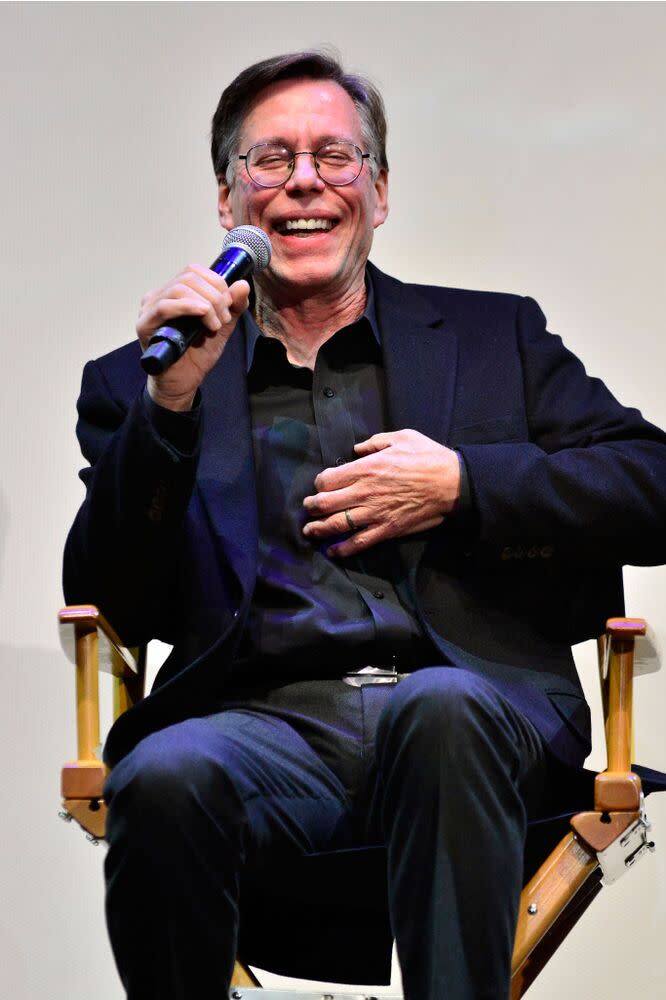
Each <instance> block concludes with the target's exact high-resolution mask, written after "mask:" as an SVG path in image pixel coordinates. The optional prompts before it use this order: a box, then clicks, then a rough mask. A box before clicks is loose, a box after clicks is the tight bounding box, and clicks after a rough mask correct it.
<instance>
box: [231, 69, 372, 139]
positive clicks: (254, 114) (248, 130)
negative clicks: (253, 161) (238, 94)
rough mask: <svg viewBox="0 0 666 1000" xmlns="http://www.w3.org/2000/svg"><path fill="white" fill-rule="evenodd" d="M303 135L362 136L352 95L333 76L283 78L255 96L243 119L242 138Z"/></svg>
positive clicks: (297, 136)
mask: <svg viewBox="0 0 666 1000" xmlns="http://www.w3.org/2000/svg"><path fill="white" fill-rule="evenodd" d="M292 136H293V137H294V139H296V138H299V137H302V138H303V139H306V138H307V137H312V138H329V137H334V136H335V137H340V138H346V137H347V138H350V139H353V140H354V141H355V142H357V143H358V142H359V141H360V140H361V123H360V120H359V116H358V111H357V110H356V107H355V105H354V102H353V101H352V99H351V97H350V96H349V94H348V93H347V91H346V90H344V89H343V88H342V87H340V86H339V85H338V84H337V83H334V82H333V81H332V80H310V79H296V80H280V81H279V82H278V83H273V84H271V85H270V86H269V87H266V88H265V90H262V91H261V93H260V94H258V95H257V97H256V98H255V99H254V101H253V102H252V104H251V105H250V109H249V111H248V113H247V115H246V116H245V119H244V120H243V125H242V128H241V142H242V144H244V143H249V144H252V143H256V142H264V141H266V140H267V139H284V140H287V139H289V138H290V137H292Z"/></svg>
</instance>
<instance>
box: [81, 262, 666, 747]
mask: <svg viewBox="0 0 666 1000" xmlns="http://www.w3.org/2000/svg"><path fill="white" fill-rule="evenodd" d="M369 267H370V270H371V275H372V281H373V284H374V289H375V298H376V308H377V317H378V322H379V326H380V330H381V338H382V349H383V355H384V364H385V372H386V384H387V398H388V404H389V418H390V429H400V428H414V429H416V430H418V431H421V432H422V433H423V434H426V435H428V436H429V437H431V438H433V439H434V440H436V441H440V442H442V443H445V444H448V445H450V446H451V447H454V448H456V449H457V450H458V451H459V452H460V454H461V455H462V456H463V459H464V461H465V464H466V467H467V471H468V475H469V483H470V488H471V508H472V513H471V515H470V516H469V517H467V518H459V517H452V518H450V519H449V520H448V521H445V523H444V524H443V525H442V526H441V527H439V528H437V529H434V530H432V531H429V532H426V533H424V534H422V535H420V536H414V537H410V538H405V539H402V540H400V542H399V545H400V548H401V550H402V554H403V558H404V559H405V560H406V564H407V565H408V567H409V568H410V574H411V581H412V586H413V591H414V593H415V595H416V604H417V608H418V614H419V616H420V619H421V622H422V624H423V627H424V628H425V630H426V631H427V632H428V633H429V635H430V636H431V637H432V639H433V641H434V642H435V643H436V645H437V646H438V648H439V649H440V650H441V652H442V654H443V657H445V658H446V659H445V662H446V660H448V661H450V662H452V663H453V664H455V665H457V666H460V667H464V668H466V669H469V670H472V671H477V672H479V673H481V674H483V675H484V676H485V677H487V678H488V679H489V680H490V681H491V682H492V683H494V684H495V685H496V686H497V687H498V688H499V689H500V690H502V691H503V692H504V693H505V695H507V696H508V697H509V698H510V699H511V701H512V702H513V703H514V704H515V705H517V706H518V707H519V708H520V709H521V710H522V711H523V712H524V713H525V714H526V715H527V716H528V718H530V719H531V720H532V721H533V722H534V723H535V725H536V726H537V727H538V729H539V730H540V732H541V733H542V735H543V736H544V738H545V739H546V740H547V742H548V743H549V745H550V746H551V748H552V749H553V750H554V751H555V753H556V754H557V755H558V756H559V757H560V758H562V759H563V760H565V761H567V762H569V763H573V764H579V763H581V762H582V760H583V759H584V757H585V756H586V754H587V752H588V750H589V717H588V710H587V706H586V705H585V702H584V699H583V695H582V691H581V688H580V684H579V681H578V678H577V676H576V671H575V667H574V663H573V659H572V656H571V651H570V645H571V643H573V642H577V641H580V640H582V639H585V638H589V637H593V636H595V635H597V634H599V633H600V632H601V631H603V627H604V622H605V619H606V618H607V617H608V616H610V615H616V614H621V613H622V611H623V602H622V586H621V565H622V564H623V563H634V564H654V563H659V562H662V561H666V531H665V527H664V526H665V525H666V436H665V435H664V434H663V433H662V432H661V431H660V430H658V429H657V428H656V427H654V426H652V425H651V424H649V423H647V422H646V421H645V420H643V418H642V417H641V415H640V413H639V412H638V411H637V410H633V409H626V408H624V407H622V406H621V405H620V404H619V403H618V402H617V401H616V400H615V399H614V397H613V396H612V395H611V394H610V393H609V391H608V390H607V389H606V388H605V386H604V385H603V384H602V383H601V382H600V381H598V380H597V379H594V378H590V377H589V376H587V375H586V373H585V370H584V368H583V366H582V364H581V363H580V362H579V361H578V360H577V359H576V358H575V357H574V356H573V355H572V354H571V353H570V352H569V351H567V350H566V348H565V347H564V346H563V345H562V342H561V341H560V339H559V338H558V337H556V336H553V335H551V334H549V333H547V332H546V331H545V320H544V317H543V314H542V313H541V311H540V310H539V307H538V306H537V305H536V303H535V302H533V301H532V300H531V299H524V298H520V297H518V296H513V295H502V294H496V293H489V292H470V291H461V290H456V289H446V288H436V287H426V286H416V285H405V284H402V283H400V282H398V281H395V280H394V279H393V278H390V277H388V276H386V275H384V274H382V273H381V272H379V271H378V270H377V269H376V268H373V267H372V265H369ZM138 359H139V345H138V343H134V344H130V345H128V346H126V347H123V348H120V349H119V350H117V351H114V352H112V353H111V354H109V355H107V356H105V357H103V358H101V359H99V360H97V361H93V362H90V363H89V364H88V365H87V366H86V369H85V372H84V377H83V386H82V391H81V397H80V400H79V415H80V419H79V423H78V434H79V439H80V442H81V447H82V450H83V453H84V455H85V457H86V458H87V459H88V461H89V462H90V463H91V466H92V468H89V469H85V470H84V471H83V472H82V473H81V475H82V478H83V480H84V482H85V483H86V485H87V498H86V500H85V502H84V504H83V506H82V508H81V510H80V511H79V514H78V516H77V518H76V521H75V523H74V526H73V528H72V530H71V532H70V535H69V538H68V542H67V547H66V554H65V593H66V598H67V600H68V601H69V602H95V603H97V604H99V605H100V606H101V607H102V608H103V609H104V610H105V613H106V614H107V616H108V617H109V619H110V620H111V621H112V622H113V623H114V626H115V627H116V628H117V629H118V631H119V632H120V633H121V634H122V635H123V636H124V637H125V639H126V641H127V642H128V643H139V642H145V641H147V640H149V639H151V638H153V637H157V638H160V639H163V640H164V641H166V642H169V643H172V644H173V646H174V649H173V652H172V653H171V655H170V656H169V658H168V659H167V661H166V663H165V664H164V666H163V667H162V669H161V671H160V673H159V676H158V679H157V682H156V685H155V688H154V689H153V693H152V694H151V695H150V696H149V697H148V698H147V699H146V700H145V701H144V702H142V703H141V704H140V705H138V706H136V707H135V708H133V709H132V710H131V711H130V712H128V713H126V714H125V716H123V717H122V718H121V719H120V720H119V721H118V722H117V723H116V724H115V726H114V727H113V729H112V731H111V734H110V737H109V739H108V741H107V745H106V750H105V754H106V759H107V761H108V762H109V763H111V764H113V763H114V762H115V761H117V760H118V759H119V758H120V757H121V756H123V755H124V754H126V753H127V752H128V751H129V749H131V747H132V746H134V745H135V744H136V742H137V741H138V740H140V739H141V738H142V737H144V736H145V735H146V734H148V733H149V732H151V731H153V730H156V729H159V728H161V727H164V726H166V725H169V724H171V723H173V722H175V721H178V720H180V719H182V718H185V717H187V716H190V715H193V714H198V713H204V712H206V711H207V706H210V704H211V699H212V698H214V697H215V696H216V695H217V694H218V693H220V692H221V691H223V689H224V680H225V670H226V666H227V665H228V664H229V662H230V661H231V659H232V657H233V655H234V650H235V648H236V645H237V642H238V639H239V636H240V634H241V631H242V629H243V624H244V621H245V618H246V614H247V609H248V605H249V602H250V599H251V595H252V590H253V586H254V581H255V575H256V559H257V512H256V500H255V491H254V481H253V476H254V471H253V456H252V446H251V435H250V416H249V407H248V399H247V389H246V379H245V356H244V345H243V343H242V338H241V336H240V334H239V332H238V331H237V332H236V333H235V334H234V335H233V336H232V337H231V339H230V341H229V344H228V346H227V348H226V349H225V352H224V354H223V356H222V358H221V359H220V362H219V363H218V365H217V366H216V368H215V369H214V370H213V371H212V372H211V373H210V375H209V376H208V378H207V379H206V381H205V382H204V384H203V386H202V390H201V396H202V402H201V405H202V408H203V410H202V413H203V421H202V432H201V435H200V440H199V442H198V443H197V445H196V447H195V448H194V449H193V450H192V451H191V452H189V453H183V452H181V451H179V450H178V449H177V448H176V447H174V445H173V443H170V442H169V441H168V440H166V439H165V438H161V437H160V435H159V433H158V431H157V430H156V429H155V427H154V426H153V424H152V423H151V421H150V420H149V418H148V415H147V410H146V407H145V403H144V400H143V398H142V390H143V386H144V376H143V373H142V371H141V368H140V367H139V364H138Z"/></svg>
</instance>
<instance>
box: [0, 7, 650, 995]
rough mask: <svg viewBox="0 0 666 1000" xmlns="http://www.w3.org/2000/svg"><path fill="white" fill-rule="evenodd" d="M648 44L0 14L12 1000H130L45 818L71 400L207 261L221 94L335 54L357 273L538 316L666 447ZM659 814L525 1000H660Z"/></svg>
mask: <svg viewBox="0 0 666 1000" xmlns="http://www.w3.org/2000/svg"><path fill="white" fill-rule="evenodd" d="M665 29H666V9H665V7H664V5H663V4H648V5H643V4H637V5H634V4H631V3H629V4H626V3H611V4H606V3H593V4H582V3H581V4H569V3H565V4H532V3H516V4H512V3H510V4H501V3H491V4H483V3H479V4H474V3H463V4H446V3H444V4H430V3H427V4H419V3H406V4H405V3H394V4H388V3H359V4H356V3H296V4H291V3H284V4H281V3H271V4H263V3H255V4H248V3H242V4H225V3H220V4H215V3H210V4H180V3H173V4H164V5H162V4H140V3H135V4H112V3H109V4H83V5H77V4H47V5H42V4H20V5H13V4H3V5H2V6H1V7H0V84H1V87H0V93H2V109H3V110H2V128H1V129H0V143H1V144H2V156H1V157H0V170H1V171H2V182H1V184H0V191H1V192H2V197H3V203H4V204H3V212H2V220H3V222H2V236H1V238H0V256H1V261H0V275H1V282H0V286H1V288H2V303H1V305H2V308H1V310H0V316H1V317H2V320H1V322H2V343H3V346H4V355H3V358H4V360H3V369H4V372H5V376H4V378H3V387H2V393H1V394H0V397H1V405H2V408H3V409H2V424H1V425H2V428H3V435H2V438H3V440H2V457H1V461H0V468H2V472H3V476H2V484H1V485H0V553H1V555H0V588H1V591H2V593H1V606H2V615H3V628H2V636H1V638H0V664H1V665H0V669H1V670H2V674H3V689H4V691H5V695H4V697H3V699H2V704H1V707H0V711H1V713H2V723H1V725H0V734H1V735H0V740H1V741H2V751H3V757H4V766H3V768H2V773H3V777H2V788H3V795H2V801H3V805H4V815H3V817H2V821H1V822H0V838H1V844H0V865H1V866H2V873H1V883H2V884H1V885H0V893H1V896H2V898H3V900H4V903H3V906H2V908H1V909H0V982H2V981H3V980H4V983H2V985H3V986H4V989H2V993H3V995H5V996H11V997H12V998H13V1000H37V998H49V1000H65V998H67V1000H70V998H72V997H74V998H78V997H87V996H90V995H91V994H92V992H93V991H94V992H95V995H96V996H97V997H98V1000H118V998H120V996H121V990H120V987H119V985H118V982H117V980H116V976H115V971H114V969H113V966H112V961H111V958H110V955H109V951H108V946H107V943H106V936H105V930H104V925H103V918H102V885H101V864H102V857H103V849H102V848H98V849H97V850H94V849H92V848H91V847H90V846H89V845H88V844H86V842H85V841H84V840H83V838H82V836H79V835H77V833H76V831H75V830H74V829H73V828H71V827H67V826H65V824H62V823H60V822H59V821H58V820H57V818H56V812H57V809H58V771H59V767H60V764H61V762H62V761H64V760H65V759H67V758H68V757H70V756H72V755H73V753H74V740H73V731H72V723H73V715H74V712H73V693H72V676H71V671H70V669H69V668H68V666H67V665H66V664H65V663H64V662H63V661H62V660H61V657H60V655H59V652H58V645H57V636H56V629H55V612H56V609H57V607H58V606H59V603H60V601H61V596H60V586H59V572H60V554H61V548H62V543H63V539H64V535H65V532H66V530H67V526H68V524H69V522H70V521H71V519H72V517H73V515H74V512H75V509H76V507H77V506H78V504H79V502H80V500H81V495H82V488H81V487H80V485H79V484H78V483H77V480H76V470H77V468H78V466H79V464H80V459H79V455H78V451H77V446H76V444H75V441H74V434H73V429H74V416H75V415H74V401H75V399H76V395H77V390H78V383H79V376H80V370H81V367H82V365H83V363H84V361H85V360H86V359H87V358H89V357H91V356H95V355H99V354H101V353H103V352H105V351H108V350H110V349H111V348H113V347H115V346H116V345H118V344H121V343H123V342H125V341H126V340H128V339H130V338H131V337H132V336H133V323H134V318H135V315H136V312H137V308H138V302H139V299H140V297H141V295H142V294H143V293H144V292H145V291H146V290H147V289H148V288H150V287H152V286H153V285H154V284H156V283H157V282H159V281H161V280H162V279H164V277H165V276H168V275H169V274H171V273H172V272H173V271H174V270H175V269H176V268H177V267H179V266H180V265H181V264H183V263H185V262H186V261H188V260H190V259H192V258H193V259H198V260H201V261H203V262H206V261H208V260H210V259H212V257H213V256H214V255H215V253H216V250H217V248H218V245H219V242H220V235H219V232H218V228H217V222H216V216H215V186H214V180H213V176H212V172H211V170H210V167H209V163H208V158H207V155H208V154H207V133H208V128H209V119H210V115H211V114H212V111H213V109H214V107H215V104H216V102H217V98H218V96H219V92H220V91H221V89H222V87H223V86H224V85H225V84H226V83H227V82H228V81H229V80H230V79H231V78H232V76H233V75H235V73H236V72H237V71H238V70H240V69H241V68H242V67H243V66H245V65H247V64H248V63H249V62H252V61H254V60H257V59H259V58H263V57H265V56H268V55H273V54H275V53H277V52H280V51H285V50H288V49H293V48H297V47H304V46H309V45H313V44H318V43H321V42H331V43H333V44H335V45H336V46H337V47H338V48H339V50H340V52H341V54H342V57H343V60H344V61H345V62H346V64H347V65H349V66H350V67H351V68H355V69H358V70H361V71H365V72H366V73H367V74H369V75H371V76H372V77H373V78H374V79H375V80H376V81H377V82H378V83H379V84H380V86H381V87H382V88H383V91H384V94H385V97H386V102H387V106H388V112H389V117H390V123H391V130H390V146H389V156H390V160H391V168H392V169H391V184H392V212H391V218H390V220H389V223H388V224H387V226H385V227H384V229H383V231H380V233H379V235H378V239H377V244H376V250H375V253H374V260H375V261H376V263H378V264H379V265H380V266H381V267H383V268H385V269H386V270H388V271H391V272H393V273H395V274H397V275H399V276H401V277H403V278H406V279H417V280H424V281H430V280H432V281H434V282H440V283H446V284H453V285H458V284H459V285H463V286H468V287H478V288H492V289H502V290H511V291H517V292H525V293H529V294H531V295H534V296H535V297H536V298H538V299H539V300H540V302H541V303H542V305H543V307H544V309H545V311H546V312H547V314H548V316H549V319H550V325H551V328H552V329H555V330H557V331H558V332H561V333H562V334H563V335H564V337H565V340H566V341H567V343H568V344H569V345H570V346H571V347H572V348H573V349H574V350H576V352H577V353H579V354H580V355H581V356H582V357H583V358H584V360H585V361H586V362H587V364H588V368H589V369H590V370H591V371H593V372H594V373H597V374H599V375H601V376H602V377H603V378H604V379H605V380H606V381H607V382H608V384H609V385H610V386H611V388H612V389H613V390H614V391H615V392H616V394H617V395H619V397H620V398H621V399H622V400H624V401H627V402H634V403H637V404H638V405H640V406H641V407H642V408H643V410H644V413H645V414H646V416H648V417H649V418H651V419H653V420H654V421H655V422H658V423H659V422H660V423H662V424H665V423H666V401H665V398H664V386H663V377H662V371H663V366H664V361H665V360H666V358H665V350H664V346H663V318H662V315H661V314H662V289H663V285H664V250H665V246H664V235H663V234H664V230H665V225H664V223H665V219H664V209H665V207H666V206H665V195H664V181H663V179H664V176H666V148H665V140H664V120H663V106H664V88H665V84H666V66H665V63H664V58H663V38H664V30H665ZM627 585H628V586H627V590H628V602H627V603H628V609H629V610H630V611H631V612H632V613H635V614H644V615H645V616H647V617H649V618H650V619H652V620H653V622H655V624H656V625H657V626H658V628H659V629H660V630H661V633H662V636H663V635H664V633H665V632H666V616H665V614H664V596H665V593H666V575H665V573H664V570H663V569H654V570H645V569H641V570H629V571H628V573H627ZM588 660H589V656H588V652H587V651H584V652H583V654H582V657H581V663H583V664H584V670H585V675H586V684H587V685H588V686H589V687H590V690H591V691H593V687H592V686H590V685H591V684H593V681H591V680H589V679H588V678H591V677H592V674H591V672H589V670H588V665H587V664H588ZM665 694H666V672H664V673H662V674H661V675H657V676H652V677H650V678H645V679H643V680H642V681H641V682H640V683H639V688H638V697H637V702H638V706H637V707H638V711H639V716H640V734H639V739H638V757H639V758H640V759H641V760H643V761H644V762H646V763H650V764H652V765H654V766H657V767H662V768H666V741H665V739H664V721H663V717H662V712H663V705H664V701H665V699H664V695H665ZM595 763H598V764H601V761H600V760H599V759H596V758H595ZM664 800H666V796H663V797H662V798H661V799H659V798H658V797H655V798H653V799H652V800H651V802H650V806H651V813H652V814H653V821H654V823H655V836H656V838H657V840H658V841H659V842H660V845H661V853H658V854H657V855H656V856H652V857H650V858H649V859H648V860H646V861H644V862H642V863H641V865H640V866H639V867H638V869H636V871H635V872H633V873H631V874H630V875H628V876H627V877H626V880H625V881H624V882H622V883H620V884H619V885H618V886H617V887H615V888H609V889H607V890H605V891H604V893H603V895H602V897H601V898H600V899H599V900H598V901H597V903H596V904H595V906H594V907H593V909H592V910H591V911H590V912H589V913H588V915H587V916H586V917H585V918H584V920H583V922H582V924H581V925H580V926H579V927H578V928H577V929H576V931H575V932H574V934H573V936H572V938H571V940H570V942H568V943H567V945H566V946H565V947H564V948H563V949H562V951H561V952H560V954H559V956H558V957H557V958H556V959H555V960H554V961H553V963H552V965H551V966H550V967H549V969H548V970H547V971H546V972H545V973H544V974H543V977H542V978H541V980H540V981H539V982H538V983H537V984H536V985H535V986H534V987H533V989H532V992H531V993H530V996H531V997H533V998H534V1000H539V998H541V1000H546V998H555V997H558V998H559V997H561V996H572V997H582V996H585V997H586V998H587V1000H593V998H595V997H602V996H603V997H604V998H605V1000H609V998H613V997H618V998H619V997H620V996H623V995H625V994H626V993H631V995H637V994H638V993H639V992H640V991H642V990H649V989H650V987H652V988H653V994H655V993H656V994H659V995H660V993H661V987H662V986H663V981H664V976H665V975H666V954H665V949H664V944H663V942H664V940H666V872H665V870H664V869H665V860H664V859H665V858H666V801H664Z"/></svg>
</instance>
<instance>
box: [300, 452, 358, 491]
mask: <svg viewBox="0 0 666 1000" xmlns="http://www.w3.org/2000/svg"><path fill="white" fill-rule="evenodd" d="M365 461H366V460H365V459H360V458H359V459H352V461H351V462H345V464H344V465H336V466H330V467H329V468H327V469H322V471H321V472H320V473H319V475H318V476H315V481H314V484H313V485H314V488H315V489H316V490H317V496H321V494H322V493H333V492H336V491H338V490H343V489H346V488H347V487H349V486H353V485H354V483H356V482H357V481H358V479H359V477H360V476H361V475H362V474H363V472H364V471H365Z"/></svg>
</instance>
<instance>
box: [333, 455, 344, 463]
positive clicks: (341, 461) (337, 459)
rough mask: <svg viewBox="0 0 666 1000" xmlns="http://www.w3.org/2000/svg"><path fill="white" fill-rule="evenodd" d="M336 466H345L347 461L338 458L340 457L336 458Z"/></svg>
mask: <svg viewBox="0 0 666 1000" xmlns="http://www.w3.org/2000/svg"><path fill="white" fill-rule="evenodd" d="M335 464H336V465H344V464H345V460H344V458H341V457H340V456H338V457H337V458H336V460H335Z"/></svg>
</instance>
